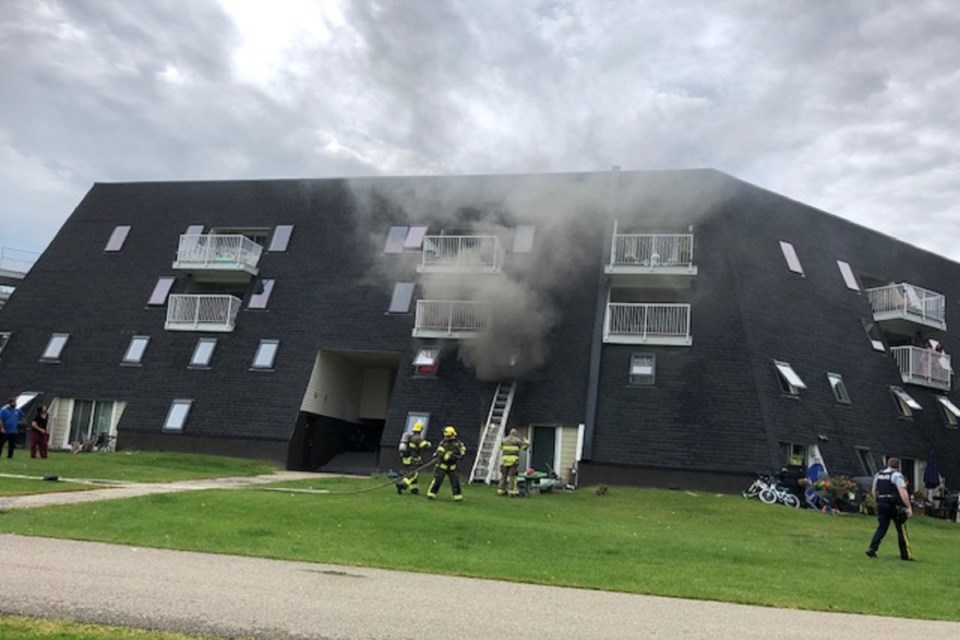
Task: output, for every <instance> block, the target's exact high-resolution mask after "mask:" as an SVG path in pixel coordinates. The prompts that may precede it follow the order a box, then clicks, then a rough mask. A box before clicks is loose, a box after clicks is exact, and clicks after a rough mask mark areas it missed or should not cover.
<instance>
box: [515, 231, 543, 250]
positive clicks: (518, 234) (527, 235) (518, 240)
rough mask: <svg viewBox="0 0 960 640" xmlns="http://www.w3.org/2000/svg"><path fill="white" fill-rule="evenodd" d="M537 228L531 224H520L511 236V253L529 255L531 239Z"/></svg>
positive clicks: (531, 247) (531, 244) (531, 245)
mask: <svg viewBox="0 0 960 640" xmlns="http://www.w3.org/2000/svg"><path fill="white" fill-rule="evenodd" d="M536 233H537V228H536V227H535V226H534V225H532V224H521V225H519V226H518V227H517V229H516V231H514V234H513V252H514V253H530V252H531V251H533V237H534V235H536Z"/></svg>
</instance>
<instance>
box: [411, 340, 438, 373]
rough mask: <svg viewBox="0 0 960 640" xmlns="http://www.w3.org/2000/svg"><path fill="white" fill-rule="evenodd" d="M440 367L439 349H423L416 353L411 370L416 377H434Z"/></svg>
mask: <svg viewBox="0 0 960 640" xmlns="http://www.w3.org/2000/svg"><path fill="white" fill-rule="evenodd" d="M439 367H440V348H439V347H424V348H422V349H420V350H419V351H417V357H416V358H414V359H413V370H414V373H415V374H416V375H418V376H435V375H437V369H438V368H439Z"/></svg>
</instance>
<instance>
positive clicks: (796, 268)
mask: <svg viewBox="0 0 960 640" xmlns="http://www.w3.org/2000/svg"><path fill="white" fill-rule="evenodd" d="M780 251H782V252H783V258H784V259H785V260H786V261H787V268H788V269H790V271H792V272H794V273H799V274H800V275H801V276H802V275H803V265H801V264H800V258H799V257H797V250H796V249H794V248H793V245H792V244H790V243H789V242H784V241H783V240H781V241H780Z"/></svg>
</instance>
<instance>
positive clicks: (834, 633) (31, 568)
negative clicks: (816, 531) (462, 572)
mask: <svg viewBox="0 0 960 640" xmlns="http://www.w3.org/2000/svg"><path fill="white" fill-rule="evenodd" d="M317 475H318V474H313V473H306V474H298V473H292V472H282V473H278V474H275V475H270V476H258V477H252V478H221V479H213V480H198V481H189V482H175V483H168V484H134V483H130V484H122V485H113V486H110V487H107V488H103V489H96V490H92V491H77V492H71V493H59V494H57V493H54V494H43V495H35V496H23V497H17V498H4V499H2V500H0V510H5V509H20V508H32V507H42V506H51V505H58V504H74V503H81V502H89V501H95V500H110V499H119V498H126V497H133V496H139V495H148V494H151V493H162V492H171V491H191V490H200V489H215V488H225V489H229V488H235V487H243V486H250V485H252V484H263V483H269V482H276V481H280V480H290V479H298V478H316V477H317ZM2 517H3V514H2V513H0V518H2ZM322 535H323V532H322V531H318V532H317V536H318V538H320V537H322ZM0 548H2V549H4V551H5V554H4V562H3V569H2V574H0V584H2V588H3V593H4V596H3V597H2V598H0V614H13V615H26V616H37V617H54V618H58V617H62V618H69V619H74V620H80V621H86V622H95V623H103V624H113V625H120V626H130V627H140V628H147V629H165V630H170V631H179V632H183V633H193V634H208V635H213V636H219V637H225V638H258V639H259V638H269V639H270V640H304V639H310V640H361V639H366V640H380V639H384V640H387V639H390V640H400V639H405V638H410V639H416V640H451V639H453V638H455V639H457V640H488V639H489V638H494V637H496V638H498V640H512V639H514V638H516V639H518V640H520V639H522V640H541V639H546V638H570V639H577V640H580V639H583V640H608V639H612V638H617V639H619V638H663V639H671V640H672V639H674V638H683V639H685V640H751V639H756V640H770V639H771V638H777V639H778V640H860V639H863V640H874V639H875V638H877V637H878V636H884V637H916V638H944V639H945V638H960V623H949V622H932V621H924V620H905V619H900V618H884V617H879V616H860V615H851V614H836V613H822V612H813V611H797V610H791V609H773V608H767V607H755V606H745V605H735V604H726V603H720V602H705V601H697V600H682V599H679V598H661V597H653V596H637V595H629V594H622V593H608V592H602V591H589V590H584V589H565V588H559V587H544V586H538V585H527V584H515V583H508V582H499V581H494V580H478V579H472V578H457V577H451V576H436V575H430V574H418V573H406V572H399V571H385V570H379V569H363V568H356V567H345V566H337V565H327V564H313V563H304V562H288V561H279V560H268V559H264V558H244V557H236V556H224V555H215V554H207V553H192V552H185V551H166V550H160V549H145V548H139V547H130V546H126V545H110V544H103V543H94V542H80V541H74V540H55V539H50V538H34V537H24V536H17V535H0ZM424 567H425V568H428V567H429V554H427V555H425V557H424Z"/></svg>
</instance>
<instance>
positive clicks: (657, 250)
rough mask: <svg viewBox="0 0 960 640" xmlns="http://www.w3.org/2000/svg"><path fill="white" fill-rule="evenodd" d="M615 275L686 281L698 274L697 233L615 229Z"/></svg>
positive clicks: (612, 272)
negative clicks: (694, 249)
mask: <svg viewBox="0 0 960 640" xmlns="http://www.w3.org/2000/svg"><path fill="white" fill-rule="evenodd" d="M604 270H605V272H606V273H607V274H608V275H611V276H619V277H621V279H623V276H630V277H631V278H632V279H633V281H634V282H635V281H636V279H635V277H636V276H641V277H642V278H643V279H644V280H647V281H655V280H672V281H675V282H683V281H686V284H688V285H689V279H690V277H691V276H695V275H697V267H696V265H694V264H693V234H690V233H680V234H623V233H616V230H614V234H613V243H612V244H611V246H610V263H609V264H607V265H606V267H605V269H604Z"/></svg>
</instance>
